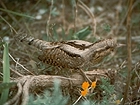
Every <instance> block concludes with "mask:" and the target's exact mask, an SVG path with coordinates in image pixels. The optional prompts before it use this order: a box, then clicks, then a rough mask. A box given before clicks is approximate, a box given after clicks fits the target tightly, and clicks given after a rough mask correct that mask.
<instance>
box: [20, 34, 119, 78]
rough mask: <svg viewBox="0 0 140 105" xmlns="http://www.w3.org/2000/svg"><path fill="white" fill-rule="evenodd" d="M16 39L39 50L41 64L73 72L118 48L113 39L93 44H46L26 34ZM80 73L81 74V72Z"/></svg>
mask: <svg viewBox="0 0 140 105" xmlns="http://www.w3.org/2000/svg"><path fill="white" fill-rule="evenodd" d="M17 38H18V39H19V40H20V41H21V42H26V43H27V44H29V45H32V46H35V47H37V48H38V49H40V50H41V51H42V52H43V54H42V55H40V56H39V57H38V59H39V60H40V61H42V62H43V63H45V64H49V65H52V66H57V67H60V68H68V69H74V70H81V68H83V67H85V66H86V65H88V64H97V63H99V62H100V61H102V59H103V58H104V57H106V56H107V55H109V54H110V53H111V52H112V51H114V49H115V48H116V47H117V46H118V44H117V41H116V39H113V38H107V39H103V40H99V41H97V42H95V43H92V42H88V41H84V40H66V41H54V42H46V41H43V40H40V39H35V38H33V37H31V36H28V35H27V34H26V35H18V37H17ZM81 72H82V74H83V71H81ZM84 76H86V75H85V74H84ZM86 78H87V77H86Z"/></svg>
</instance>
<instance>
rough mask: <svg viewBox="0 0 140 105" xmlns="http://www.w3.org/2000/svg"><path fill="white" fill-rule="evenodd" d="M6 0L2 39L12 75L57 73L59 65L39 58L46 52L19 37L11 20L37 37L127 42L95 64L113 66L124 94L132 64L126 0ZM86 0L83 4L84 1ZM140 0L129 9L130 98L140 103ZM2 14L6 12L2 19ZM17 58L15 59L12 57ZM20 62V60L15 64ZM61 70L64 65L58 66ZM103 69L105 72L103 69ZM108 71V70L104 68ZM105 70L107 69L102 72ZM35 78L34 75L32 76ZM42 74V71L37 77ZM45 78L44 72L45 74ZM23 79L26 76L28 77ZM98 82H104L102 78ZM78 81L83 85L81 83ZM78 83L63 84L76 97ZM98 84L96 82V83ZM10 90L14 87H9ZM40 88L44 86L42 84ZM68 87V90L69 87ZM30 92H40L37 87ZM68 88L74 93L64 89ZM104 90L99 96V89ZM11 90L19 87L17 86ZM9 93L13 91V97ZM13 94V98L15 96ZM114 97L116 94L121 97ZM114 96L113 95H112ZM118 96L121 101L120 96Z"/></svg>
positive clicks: (119, 90) (1, 7) (117, 86)
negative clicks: (7, 51) (17, 38)
mask: <svg viewBox="0 0 140 105" xmlns="http://www.w3.org/2000/svg"><path fill="white" fill-rule="evenodd" d="M81 1H82V2H80V0H68V1H65V0H46V1H43V0H42V1H41V0H34V1H28V0H12V1H11V0H5V1H2V0H1V1H0V15H1V16H2V17H1V18H0V21H1V23H0V28H1V31H0V38H1V39H0V40H1V41H0V43H1V42H2V40H3V39H4V38H9V39H8V40H9V53H10V55H11V56H12V57H13V58H11V59H10V68H11V69H12V71H11V74H10V76H11V78H14V79H16V78H19V77H20V76H19V75H17V74H16V73H15V72H13V71H17V72H18V73H20V74H21V75H24V76H27V77H26V79H27V78H32V77H30V76H29V77H28V75H33V74H34V75H36V76H39V75H46V74H47V75H56V74H57V75H59V72H58V68H54V67H50V66H49V65H44V64H43V63H41V62H40V61H39V60H38V56H39V55H40V54H41V53H42V52H41V51H40V50H38V49H37V48H35V47H33V46H28V45H27V44H24V43H22V42H20V41H17V40H15V36H16V33H15V32H14V31H11V30H12V29H11V27H10V25H11V26H12V27H13V28H14V29H15V30H16V31H17V33H22V32H24V33H27V34H28V35H31V36H33V37H35V38H38V39H41V40H45V41H64V40H70V39H81V40H86V41H89V42H95V41H98V40H100V39H106V38H115V39H116V40H117V42H118V43H120V44H124V46H123V47H119V48H117V49H116V50H115V51H114V52H113V53H111V55H110V56H107V57H106V58H105V59H104V60H103V61H102V62H101V63H99V64H98V65H96V66H95V67H94V69H105V70H107V71H109V70H115V76H114V74H113V77H111V80H113V81H111V82H110V84H111V85H112V86H113V87H114V88H115V90H114V92H113V93H111V94H110V96H109V97H110V98H111V96H112V94H115V96H116V97H117V99H118V100H121V99H122V98H123V95H124V93H125V85H126V81H127V70H128V69H129V68H128V65H127V64H128V62H129V61H128V56H127V55H128V50H127V46H128V44H129V43H127V39H128V34H129V30H128V23H127V18H128V14H129V12H128V11H129V6H128V5H129V2H128V0H112V1H110V0H105V1H104V0H81ZM83 3H84V4H83ZM139 12H140V1H138V0H135V1H134V3H133V5H132V14H131V22H130V26H131V39H132V44H131V46H132V47H131V50H132V52H131V54H132V60H131V62H132V69H131V81H130V88H129V91H128V97H127V101H126V104H129V103H131V104H137V105H138V103H140V95H139V94H140V41H139V40H140V36H139V35H140V31H139V29H140V26H139V24H140V13H139ZM2 18H4V20H6V21H4V20H3V19H2ZM3 50H4V47H3V46H2V45H1V46H0V61H1V63H0V72H1V78H0V80H1V81H2V76H3V75H2V70H3V66H2V61H3ZM14 59H15V60H16V62H15V61H13V60H14ZM17 62H18V63H20V64H21V65H22V66H24V67H25V68H26V69H25V68H23V67H22V66H20V65H18V64H17ZM59 71H60V70H59ZM100 73H101V72H100ZM60 74H61V76H62V75H63V74H64V75H63V76H67V75H68V74H69V72H68V73H66V71H64V72H61V73H60ZM103 74H104V73H103ZM104 75H105V74H104ZM33 78H34V77H33ZM37 78H38V77H37ZM43 78H44V77H43ZM24 79H25V78H24ZM99 84H100V83H99ZM78 87H80V85H79V86H78ZM78 87H76V89H75V90H73V89H72V90H69V89H63V88H62V90H63V91H64V90H65V92H66V91H69V92H70V91H73V92H72V93H77V94H74V95H71V96H73V97H74V98H73V99H72V101H74V100H76V99H77V98H78V97H79V93H78V91H79V90H78ZM97 88H98V87H97ZM11 91H12V90H11ZM39 91H42V90H39ZM96 91H97V93H98V94H96V95H95V96H96V98H95V97H94V98H93V97H92V98H93V99H98V98H99V97H100V98H99V99H98V101H99V100H102V98H103V94H102V92H101V89H97V90H96ZM65 92H64V93H65ZM32 93H34V94H36V92H35V91H32ZM67 94H70V93H66V95H67ZM99 94H100V95H101V96H98V95H99ZM12 95H13V96H14V95H15V93H14V92H13V94H12ZM13 96H11V97H13ZM11 97H10V96H9V99H10V98H11ZM117 99H116V100H117ZM110 100H111V99H110ZM117 102H118V101H117Z"/></svg>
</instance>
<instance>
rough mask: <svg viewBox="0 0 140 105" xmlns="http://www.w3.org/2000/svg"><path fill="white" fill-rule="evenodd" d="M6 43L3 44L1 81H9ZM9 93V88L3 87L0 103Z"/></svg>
mask: <svg viewBox="0 0 140 105" xmlns="http://www.w3.org/2000/svg"><path fill="white" fill-rule="evenodd" d="M8 52H9V51H8V43H5V44H4V53H3V83H9V82H10V69H9V55H8ZM8 94H9V88H7V89H4V90H3V92H2V94H1V100H0V103H1V104H3V103H5V102H6V101H7V99H8Z"/></svg>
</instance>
